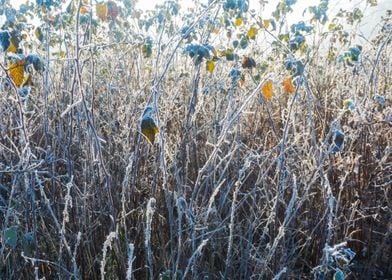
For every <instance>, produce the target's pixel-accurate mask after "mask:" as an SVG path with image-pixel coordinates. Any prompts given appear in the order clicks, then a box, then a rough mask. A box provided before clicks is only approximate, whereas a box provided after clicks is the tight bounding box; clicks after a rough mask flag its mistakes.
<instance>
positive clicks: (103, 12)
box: [95, 4, 108, 20]
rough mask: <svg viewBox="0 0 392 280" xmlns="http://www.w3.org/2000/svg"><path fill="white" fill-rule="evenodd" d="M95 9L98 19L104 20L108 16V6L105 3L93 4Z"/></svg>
mask: <svg viewBox="0 0 392 280" xmlns="http://www.w3.org/2000/svg"><path fill="white" fill-rule="evenodd" d="M95 11H96V13H97V17H98V18H99V19H100V20H106V18H107V16H108V7H107V6H106V5H105V4H97V5H96V6H95Z"/></svg>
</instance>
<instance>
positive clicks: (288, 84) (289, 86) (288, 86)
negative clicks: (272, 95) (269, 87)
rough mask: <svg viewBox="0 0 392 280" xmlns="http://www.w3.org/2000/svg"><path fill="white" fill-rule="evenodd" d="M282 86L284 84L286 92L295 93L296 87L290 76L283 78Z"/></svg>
mask: <svg viewBox="0 0 392 280" xmlns="http://www.w3.org/2000/svg"><path fill="white" fill-rule="evenodd" d="M282 86H283V91H284V92H287V93H291V94H293V93H294V92H295V87H294V85H293V83H292V81H291V78H290V77H288V78H287V79H285V80H283V82H282Z"/></svg>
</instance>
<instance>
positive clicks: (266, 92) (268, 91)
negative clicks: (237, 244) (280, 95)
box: [261, 81, 274, 101]
mask: <svg viewBox="0 0 392 280" xmlns="http://www.w3.org/2000/svg"><path fill="white" fill-rule="evenodd" d="M261 93H262V94H263V96H264V98H265V99H266V100H268V101H269V100H271V99H272V96H273V95H274V92H273V89H272V81H267V82H266V83H265V84H264V86H263V87H262V88H261Z"/></svg>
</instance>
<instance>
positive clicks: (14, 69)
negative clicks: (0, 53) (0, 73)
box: [8, 59, 25, 87]
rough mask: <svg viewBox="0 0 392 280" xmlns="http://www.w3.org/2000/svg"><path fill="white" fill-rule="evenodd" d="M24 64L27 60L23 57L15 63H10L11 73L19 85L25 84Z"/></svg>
mask: <svg viewBox="0 0 392 280" xmlns="http://www.w3.org/2000/svg"><path fill="white" fill-rule="evenodd" d="M24 64H25V60H24V59H21V60H19V61H17V62H15V63H14V64H11V65H9V68H8V69H9V75H10V77H11V78H12V80H13V81H14V83H15V85H16V86H17V87H19V86H20V85H22V84H23V80H24Z"/></svg>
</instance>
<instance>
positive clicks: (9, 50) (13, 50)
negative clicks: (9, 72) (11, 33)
mask: <svg viewBox="0 0 392 280" xmlns="http://www.w3.org/2000/svg"><path fill="white" fill-rule="evenodd" d="M7 52H12V53H16V47H15V45H14V43H12V40H10V46H9V47H8V49H7Z"/></svg>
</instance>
